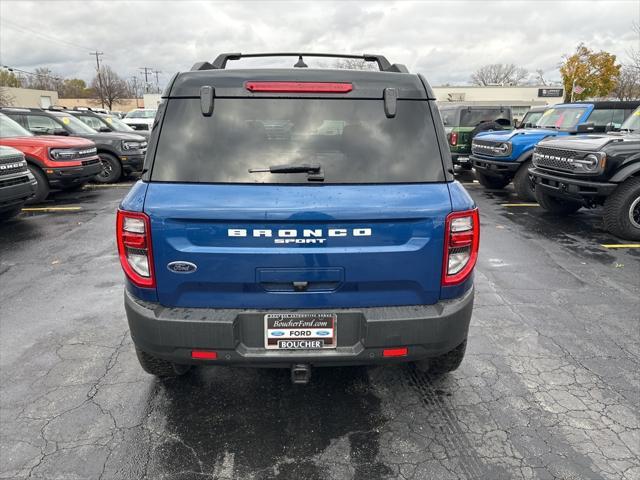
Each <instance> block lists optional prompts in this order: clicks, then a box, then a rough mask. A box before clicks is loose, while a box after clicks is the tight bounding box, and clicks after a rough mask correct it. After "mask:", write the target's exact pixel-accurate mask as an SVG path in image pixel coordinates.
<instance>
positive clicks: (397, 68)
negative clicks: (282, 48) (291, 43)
mask: <svg viewBox="0 0 640 480" xmlns="http://www.w3.org/2000/svg"><path fill="white" fill-rule="evenodd" d="M256 57H300V59H302V57H328V58H355V59H360V60H364V61H365V62H376V63H377V64H378V68H379V69H380V71H381V72H398V73H409V70H407V67H406V66H404V65H402V64H399V63H394V64H393V65H392V64H391V63H389V60H387V59H386V57H385V56H383V55H372V54H366V53H365V54H363V55H348V54H343V53H302V52H279V53H221V54H220V55H218V57H217V58H216V59H215V60H214V61H213V63H210V62H198V63H196V64H195V65H194V66H193V67H191V71H195V70H224V69H225V68H226V66H227V62H228V61H229V60H240V59H241V58H256Z"/></svg>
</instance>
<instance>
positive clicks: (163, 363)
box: [136, 347, 191, 378]
mask: <svg viewBox="0 0 640 480" xmlns="http://www.w3.org/2000/svg"><path fill="white" fill-rule="evenodd" d="M136 355H137V356H138V361H139V362H140V366H141V367H142V369H143V370H144V371H145V372H147V373H149V374H151V375H155V376H156V377H161V378H167V377H178V376H180V375H184V374H185V373H187V372H188V371H189V370H191V365H178V364H175V363H171V362H168V361H167V360H162V359H161V358H158V357H154V356H153V355H150V354H148V353H147V352H144V351H142V350H140V349H138V348H137V347H136Z"/></svg>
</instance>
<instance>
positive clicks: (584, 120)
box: [441, 101, 640, 240]
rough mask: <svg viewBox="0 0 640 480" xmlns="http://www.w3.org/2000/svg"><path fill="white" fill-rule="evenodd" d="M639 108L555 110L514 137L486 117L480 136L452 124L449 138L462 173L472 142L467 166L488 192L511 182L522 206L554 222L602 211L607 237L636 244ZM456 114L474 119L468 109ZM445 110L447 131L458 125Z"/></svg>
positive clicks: (526, 123)
mask: <svg viewBox="0 0 640 480" xmlns="http://www.w3.org/2000/svg"><path fill="white" fill-rule="evenodd" d="M639 107H640V101H628V102H623V101H602V102H575V103H568V104H559V105H554V106H553V107H549V108H546V109H544V110H541V109H536V110H534V111H532V112H530V115H529V114H527V116H525V118H523V122H522V124H523V127H524V128H520V129H515V130H513V129H511V128H510V127H509V126H507V125H505V126H502V125H497V126H496V125H495V123H496V121H497V120H496V119H493V120H492V119H491V118H490V117H489V116H488V115H484V117H483V118H482V120H481V123H479V124H478V125H476V127H475V128H476V129H479V128H481V127H482V126H483V125H484V131H478V130H476V131H475V132H474V131H472V130H470V128H471V125H465V126H460V125H462V124H463V121H462V120H457V121H456V122H457V123H456V125H455V126H453V127H451V128H450V130H449V131H450V133H449V137H448V138H449V144H450V149H451V153H452V156H453V157H454V159H457V163H458V164H461V165H462V162H461V161H460V156H461V152H462V151H463V148H464V146H465V145H467V144H468V143H469V141H470V142H471V152H470V153H471V155H469V157H468V160H467V161H466V165H469V167H471V166H472V167H473V168H474V170H475V176H476V178H477V179H478V182H479V183H480V184H482V185H483V186H485V187H486V188H490V189H501V188H504V187H505V186H506V185H507V184H509V183H510V182H513V185H514V189H515V192H516V193H517V195H518V197H519V198H520V199H522V200H524V201H537V202H538V203H539V204H540V205H541V206H542V208H544V209H546V210H548V211H550V212H553V213H555V214H569V213H573V212H576V211H577V210H579V209H580V208H582V207H587V208H591V207H596V206H604V223H605V227H606V228H607V229H608V230H609V231H610V232H612V233H614V234H615V235H618V236H620V237H622V238H627V239H632V240H640V130H639V127H640V108H639ZM459 108H462V110H461V112H465V113H467V115H470V116H472V114H471V113H469V112H472V109H471V110H470V109H469V108H470V107H467V110H465V109H464V108H465V107H459ZM482 108H486V107H482ZM496 108H502V107H496ZM634 109H635V110H634ZM449 110H451V109H449ZM449 110H447V109H446V107H445V108H441V111H443V112H444V113H443V123H445V128H447V124H446V120H445V118H453V119H456V118H458V117H454V116H452V115H449ZM494 112H496V113H497V110H494ZM447 115H449V116H448V117H447ZM459 118H462V115H460V117H459ZM499 118H500V117H498V119H499ZM507 118H508V117H507ZM487 130H491V131H487ZM464 153H466V151H464Z"/></svg>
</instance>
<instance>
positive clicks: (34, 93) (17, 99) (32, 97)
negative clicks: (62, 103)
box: [2, 87, 58, 108]
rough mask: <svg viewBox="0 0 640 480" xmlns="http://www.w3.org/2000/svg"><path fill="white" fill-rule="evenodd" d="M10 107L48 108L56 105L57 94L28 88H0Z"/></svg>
mask: <svg viewBox="0 0 640 480" xmlns="http://www.w3.org/2000/svg"><path fill="white" fill-rule="evenodd" d="M2 88H3V89H4V90H5V91H6V93H7V96H8V97H9V98H10V101H11V106H12V107H27V108H48V107H51V106H53V105H57V104H58V92H55V91H49V90H32V89H30V88H14V87H2Z"/></svg>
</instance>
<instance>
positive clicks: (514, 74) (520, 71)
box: [471, 63, 529, 86]
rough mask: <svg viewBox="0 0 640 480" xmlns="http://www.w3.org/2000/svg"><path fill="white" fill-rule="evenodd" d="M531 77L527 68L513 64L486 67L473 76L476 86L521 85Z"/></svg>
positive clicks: (473, 82)
mask: <svg viewBox="0 0 640 480" xmlns="http://www.w3.org/2000/svg"><path fill="white" fill-rule="evenodd" d="M528 76H529V72H528V71H527V69H525V68H521V67H516V66H515V65H514V64H513V63H494V64H491V65H484V66H482V67H480V68H479V69H478V70H476V72H475V73H474V74H473V75H471V83H472V84H474V85H480V86H487V85H520V84H521V83H522V82H523V80H525V79H526V78H527V77H528Z"/></svg>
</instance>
